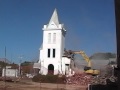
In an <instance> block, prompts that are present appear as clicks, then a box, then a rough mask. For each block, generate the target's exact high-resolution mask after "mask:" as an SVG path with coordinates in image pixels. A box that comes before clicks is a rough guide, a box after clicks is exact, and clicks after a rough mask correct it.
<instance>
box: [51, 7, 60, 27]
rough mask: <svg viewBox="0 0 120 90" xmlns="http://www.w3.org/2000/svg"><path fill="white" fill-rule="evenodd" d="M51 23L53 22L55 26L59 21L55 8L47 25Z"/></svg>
mask: <svg viewBox="0 0 120 90" xmlns="http://www.w3.org/2000/svg"><path fill="white" fill-rule="evenodd" d="M51 22H54V23H55V24H56V25H59V19H58V14H57V9H56V8H55V10H54V12H53V14H52V17H51V19H50V21H49V24H51Z"/></svg>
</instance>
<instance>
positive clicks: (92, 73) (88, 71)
mask: <svg viewBox="0 0 120 90" xmlns="http://www.w3.org/2000/svg"><path fill="white" fill-rule="evenodd" d="M84 71H85V73H86V74H90V75H93V76H95V75H99V73H100V72H99V70H96V69H91V67H87V66H85V67H84Z"/></svg>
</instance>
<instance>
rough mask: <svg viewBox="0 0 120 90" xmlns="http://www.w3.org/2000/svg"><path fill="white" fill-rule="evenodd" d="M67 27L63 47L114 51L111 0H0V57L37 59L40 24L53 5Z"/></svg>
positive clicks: (40, 39)
mask: <svg viewBox="0 0 120 90" xmlns="http://www.w3.org/2000/svg"><path fill="white" fill-rule="evenodd" d="M55 8H56V9H57V11H58V15H59V20H60V22H61V23H64V25H65V28H66V30H67V35H66V42H65V43H66V48H67V49H71V50H84V51H85V52H86V54H87V55H89V56H90V55H92V54H93V53H96V52H113V53H116V38H115V37H116V33H115V15H114V1H113V0H0V58H4V57H5V54H4V49H5V46H6V50H7V53H6V57H7V59H9V60H12V62H16V63H18V62H19V60H20V58H19V57H20V56H23V58H22V61H24V60H28V61H30V60H32V59H37V58H38V56H39V47H40V46H41V44H42V27H43V25H44V24H48V22H49V20H50V18H51V15H52V13H53V11H54V9H55Z"/></svg>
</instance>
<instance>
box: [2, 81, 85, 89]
mask: <svg viewBox="0 0 120 90" xmlns="http://www.w3.org/2000/svg"><path fill="white" fill-rule="evenodd" d="M86 88H87V86H79V85H66V84H51V83H36V82H32V81H30V80H28V81H20V82H3V81H0V90H87V89H86Z"/></svg>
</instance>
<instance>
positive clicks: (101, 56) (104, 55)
mask: <svg viewBox="0 0 120 90" xmlns="http://www.w3.org/2000/svg"><path fill="white" fill-rule="evenodd" d="M110 58H116V54H115V53H95V54H93V55H92V56H90V59H95V60H100V59H101V60H108V59H110Z"/></svg>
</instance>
